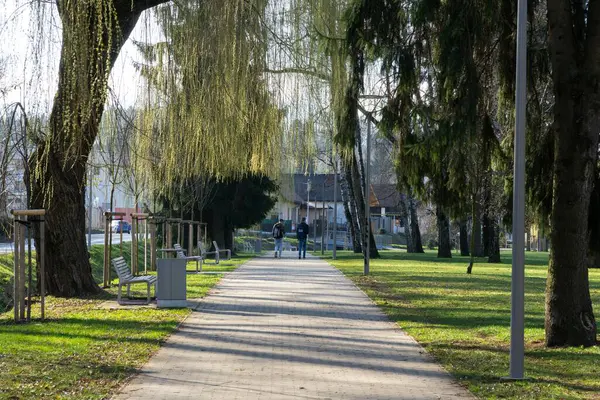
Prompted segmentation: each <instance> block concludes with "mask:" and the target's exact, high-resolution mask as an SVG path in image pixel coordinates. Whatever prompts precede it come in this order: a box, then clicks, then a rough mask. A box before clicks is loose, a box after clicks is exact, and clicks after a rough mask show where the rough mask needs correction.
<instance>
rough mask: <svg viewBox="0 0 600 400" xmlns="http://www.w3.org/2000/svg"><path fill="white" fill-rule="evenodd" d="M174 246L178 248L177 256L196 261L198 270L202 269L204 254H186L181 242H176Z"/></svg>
mask: <svg viewBox="0 0 600 400" xmlns="http://www.w3.org/2000/svg"><path fill="white" fill-rule="evenodd" d="M173 248H174V249H175V250H177V251H176V252H175V256H176V257H177V258H181V259H184V260H187V261H196V272H200V271H202V260H204V258H203V257H202V256H186V255H185V250H184V249H182V248H181V245H180V244H179V243H175V244H174V245H173Z"/></svg>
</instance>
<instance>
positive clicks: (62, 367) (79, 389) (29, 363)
mask: <svg viewBox="0 0 600 400" xmlns="http://www.w3.org/2000/svg"><path fill="white" fill-rule="evenodd" d="M117 253H118V249H114V252H113V256H116V255H117ZM91 255H92V266H93V273H94V276H95V277H96V279H97V280H98V281H101V278H102V257H103V247H102V246H93V248H92V249H91ZM124 256H125V258H126V259H128V260H129V249H125V251H124ZM250 257H251V256H250V255H248V256H240V257H237V258H234V259H232V260H230V261H221V263H220V264H219V265H209V264H205V265H204V268H203V270H204V271H212V272H218V273H219V274H214V275H212V274H211V275H195V274H190V275H188V276H187V288H188V298H197V297H203V296H205V295H206V293H207V292H208V291H209V289H210V288H211V287H212V286H214V285H215V283H217V281H218V280H219V279H220V278H221V276H222V273H224V272H227V271H232V270H234V269H235V268H237V266H239V265H240V264H242V263H243V262H244V261H246V260H247V259H249V258H250ZM0 265H2V260H0ZM188 269H189V270H195V263H189V264H188ZM115 282H116V280H115ZM136 286H139V287H138V289H137V290H139V294H140V297H142V296H143V293H144V290H145V286H144V285H134V286H132V289H133V288H135V287H136ZM137 290H136V292H137ZM134 293H135V292H134ZM115 295H116V288H115V287H112V288H110V289H108V290H107V291H106V293H104V294H102V295H100V296H96V297H94V298H85V299H60V298H54V297H49V298H47V305H46V315H47V318H48V320H47V321H46V322H43V323H41V322H33V323H30V324H18V325H16V324H14V323H12V322H11V320H10V318H11V317H12V313H10V312H8V313H4V314H0V399H11V400H16V399H103V398H107V397H108V396H109V395H110V394H111V393H113V392H114V391H115V390H116V389H117V388H118V387H119V386H120V384H121V383H122V382H123V380H124V379H126V378H127V377H129V376H130V375H131V374H133V373H134V372H135V371H136V369H137V368H139V367H141V366H142V365H143V364H144V363H145V362H146V361H147V360H148V359H149V358H150V356H152V354H154V353H155V352H156V351H157V350H158V348H159V347H160V345H161V343H162V342H164V341H165V339H166V338H167V337H168V336H169V335H170V334H171V333H172V332H173V331H174V330H175V329H176V328H177V326H178V325H179V323H181V321H183V320H184V319H185V317H186V316H187V315H189V313H190V310H188V309H162V310H158V309H145V308H140V309H132V310H107V309H99V308H98V306H99V305H100V303H102V302H103V301H105V300H106V299H109V298H113V297H114V296H115ZM32 314H33V315H34V316H35V315H38V314H39V307H35V305H34V307H33V310H32Z"/></svg>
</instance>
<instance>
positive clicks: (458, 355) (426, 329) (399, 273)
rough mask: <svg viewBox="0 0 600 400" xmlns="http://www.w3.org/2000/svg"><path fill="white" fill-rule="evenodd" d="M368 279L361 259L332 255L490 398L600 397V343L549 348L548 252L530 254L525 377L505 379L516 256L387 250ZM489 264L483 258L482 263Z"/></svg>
mask: <svg viewBox="0 0 600 400" xmlns="http://www.w3.org/2000/svg"><path fill="white" fill-rule="evenodd" d="M381 254H382V256H383V258H382V259H379V260H372V261H371V269H370V271H371V274H370V275H369V276H368V277H365V276H363V274H362V271H363V265H362V257H361V256H360V255H358V256H357V255H354V254H352V253H350V252H338V259H337V260H329V261H330V262H331V263H332V264H333V265H335V266H336V267H337V268H339V269H340V270H341V271H342V272H343V273H344V274H346V275H347V276H348V277H350V278H351V279H352V280H353V281H354V282H355V283H356V284H357V285H358V286H359V287H360V288H362V289H363V290H364V291H365V292H366V293H367V294H368V295H369V296H370V297H371V298H372V299H373V300H374V301H375V302H376V303H377V304H378V305H379V306H380V307H381V308H382V309H383V310H384V311H385V313H387V315H388V316H389V317H390V319H391V320H392V321H395V322H396V323H397V324H398V325H399V326H400V327H402V328H403V329H404V330H405V331H406V332H408V333H409V334H410V335H412V336H413V337H415V338H416V339H417V340H418V341H419V342H420V343H421V344H422V345H423V346H424V347H425V348H426V349H427V350H428V351H429V352H430V353H431V354H432V355H433V356H434V357H435V358H436V359H437V360H438V361H439V362H440V363H441V364H442V365H444V367H445V368H446V369H447V370H448V371H450V372H451V373H452V374H453V375H454V376H455V377H456V378H457V379H458V380H459V381H460V382H461V383H462V384H463V385H465V386H466V387H468V388H469V389H470V390H471V391H472V392H473V393H474V394H476V395H477V396H478V397H480V398H485V399H499V398H512V399H579V398H584V399H585V398H588V399H600V379H599V376H600V348H599V347H598V346H596V347H591V348H587V349H584V348H559V349H547V348H545V347H544V346H543V340H544V289H545V283H546V270H547V262H548V253H528V254H527V256H526V260H527V261H526V263H527V266H526V283H525V288H526V289H525V290H526V293H525V302H526V305H525V341H526V355H525V368H526V376H527V377H528V378H530V380H528V381H524V382H506V381H502V380H501V379H500V378H501V377H503V376H507V375H508V368H509V344H510V330H509V326H510V285H511V282H510V272H511V271H510V268H511V266H510V264H508V263H509V262H510V253H503V254H502V256H503V262H504V263H502V264H487V263H480V264H476V265H475V267H474V269H473V274H472V275H467V274H466V273H465V271H466V267H467V265H468V258H467V257H457V256H455V257H454V258H453V259H452V260H439V259H437V258H436V257H435V253H433V252H427V253H426V254H423V255H414V254H407V253H404V252H397V251H383V252H381ZM480 261H483V260H480ZM590 287H591V293H592V301H593V302H594V304H596V310H598V309H599V308H600V270H590Z"/></svg>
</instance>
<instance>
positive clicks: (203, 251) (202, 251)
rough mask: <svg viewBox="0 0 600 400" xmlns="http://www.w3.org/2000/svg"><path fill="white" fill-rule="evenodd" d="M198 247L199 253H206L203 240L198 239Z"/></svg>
mask: <svg viewBox="0 0 600 400" xmlns="http://www.w3.org/2000/svg"><path fill="white" fill-rule="evenodd" d="M198 248H199V249H200V255H204V253H206V247H205V246H204V243H203V242H201V241H198Z"/></svg>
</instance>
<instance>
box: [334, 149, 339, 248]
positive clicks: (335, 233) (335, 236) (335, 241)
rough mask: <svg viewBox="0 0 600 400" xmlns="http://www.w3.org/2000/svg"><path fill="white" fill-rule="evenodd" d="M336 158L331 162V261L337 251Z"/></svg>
mask: <svg viewBox="0 0 600 400" xmlns="http://www.w3.org/2000/svg"><path fill="white" fill-rule="evenodd" d="M337 186H338V180H337V158H336V157H334V160H333V259H334V260H335V257H336V255H337V254H336V250H337Z"/></svg>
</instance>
